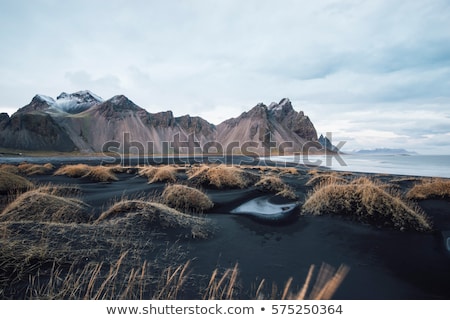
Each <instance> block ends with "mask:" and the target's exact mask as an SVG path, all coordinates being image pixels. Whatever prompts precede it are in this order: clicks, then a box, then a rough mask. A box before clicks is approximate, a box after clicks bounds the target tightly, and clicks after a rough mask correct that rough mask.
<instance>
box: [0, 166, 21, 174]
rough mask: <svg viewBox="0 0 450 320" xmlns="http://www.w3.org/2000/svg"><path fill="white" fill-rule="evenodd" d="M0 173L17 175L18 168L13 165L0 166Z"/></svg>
mask: <svg viewBox="0 0 450 320" xmlns="http://www.w3.org/2000/svg"><path fill="white" fill-rule="evenodd" d="M0 171H2V172H9V173H14V174H19V168H17V166H15V165H13V164H6V163H4V164H0Z"/></svg>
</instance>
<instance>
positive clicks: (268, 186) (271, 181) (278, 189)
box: [255, 175, 297, 200]
mask: <svg viewBox="0 0 450 320" xmlns="http://www.w3.org/2000/svg"><path fill="white" fill-rule="evenodd" d="M255 187H256V188H258V189H260V190H262V191H265V192H275V193H276V195H279V196H282V197H284V198H287V199H292V200H295V199H297V195H296V194H295V192H294V190H292V188H291V187H290V186H288V185H287V184H286V183H284V182H283V180H281V178H280V177H278V176H274V175H267V176H262V177H261V179H260V180H259V181H258V182H257V183H255Z"/></svg>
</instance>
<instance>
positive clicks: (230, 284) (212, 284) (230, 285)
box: [203, 263, 239, 300]
mask: <svg viewBox="0 0 450 320" xmlns="http://www.w3.org/2000/svg"><path fill="white" fill-rule="evenodd" d="M238 275H239V268H238V264H237V263H236V264H235V265H234V268H228V269H226V270H225V271H224V272H223V274H222V275H220V274H219V269H215V270H214V271H213V273H212V275H211V278H210V280H209V283H208V286H207V287H206V289H205V293H204V294H203V300H232V299H233V298H235V294H236V291H237V279H238Z"/></svg>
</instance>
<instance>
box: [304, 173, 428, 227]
mask: <svg viewBox="0 0 450 320" xmlns="http://www.w3.org/2000/svg"><path fill="white" fill-rule="evenodd" d="M302 210H303V212H304V213H306V214H314V215H321V214H334V215H342V216H347V217H350V218H352V219H354V220H357V221H361V222H363V223H369V224H372V225H376V226H380V227H390V228H395V229H399V230H416V231H429V230H430V229H431V225H430V222H429V221H428V218H427V216H426V215H425V213H424V212H423V211H422V210H421V209H420V208H419V207H418V206H417V205H414V204H410V203H407V202H405V201H404V200H403V199H402V198H401V197H400V195H399V194H398V193H395V192H392V191H388V190H385V189H384V187H383V186H381V185H378V184H377V183H375V182H373V181H371V180H369V179H358V180H355V181H353V182H352V183H349V184H336V183H328V184H321V185H319V186H318V187H316V188H315V189H314V191H313V192H312V193H311V194H310V195H309V196H308V198H307V200H306V202H305V204H304V205H303V209H302Z"/></svg>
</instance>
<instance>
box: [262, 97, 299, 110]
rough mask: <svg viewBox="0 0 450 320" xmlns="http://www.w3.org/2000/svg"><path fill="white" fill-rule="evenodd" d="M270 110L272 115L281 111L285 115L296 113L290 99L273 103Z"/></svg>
mask: <svg viewBox="0 0 450 320" xmlns="http://www.w3.org/2000/svg"><path fill="white" fill-rule="evenodd" d="M268 109H269V111H270V112H272V113H275V112H280V111H281V112H283V113H288V112H292V111H294V107H293V106H292V103H291V100H289V99H288V98H283V99H281V100H280V102H278V103H276V102H272V103H271V104H270V105H269V108H268Z"/></svg>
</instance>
